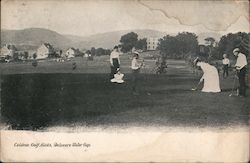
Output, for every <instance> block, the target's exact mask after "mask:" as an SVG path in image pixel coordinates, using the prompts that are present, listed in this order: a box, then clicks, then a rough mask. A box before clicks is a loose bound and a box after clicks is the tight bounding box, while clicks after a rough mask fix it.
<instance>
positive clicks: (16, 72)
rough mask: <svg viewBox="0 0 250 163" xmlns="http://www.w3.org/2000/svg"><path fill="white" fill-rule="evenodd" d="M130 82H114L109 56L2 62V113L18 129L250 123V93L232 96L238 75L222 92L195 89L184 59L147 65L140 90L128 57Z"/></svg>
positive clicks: (125, 60)
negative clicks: (156, 68) (161, 70)
mask: <svg viewBox="0 0 250 163" xmlns="http://www.w3.org/2000/svg"><path fill="white" fill-rule="evenodd" d="M121 60H122V67H121V70H122V72H123V73H125V81H126V82H125V83H124V84H114V83H110V82H109V74H108V73H109V71H110V70H109V64H108V57H102V58H96V59H95V60H94V61H92V62H91V61H86V60H85V59H75V62H76V63H77V68H76V70H72V62H73V61H70V62H66V63H57V62H48V61H47V62H39V63H38V67H32V66H31V63H21V64H12V63H11V64H12V65H11V64H1V65H0V70H1V81H2V82H1V116H2V121H3V122H4V123H7V124H10V125H11V126H12V127H13V128H15V129H37V128H44V127H48V126H56V125H67V124H75V123H77V124H78V125H79V124H80V125H81V124H83V125H88V126H102V125H121V126H188V127H189V126H191V127H192V126H197V127H223V126H226V127H227V126H238V125H240V126H247V125H249V97H247V98H240V97H229V96H228V95H229V94H230V91H231V87H232V85H233V76H232V75H231V76H230V77H229V78H227V79H221V88H222V90H223V91H222V92H221V93H217V94H213V93H202V92H200V91H191V90H190V89H191V88H193V87H194V86H195V85H196V83H198V81H199V77H200V76H197V75H194V74H193V73H192V72H191V70H190V69H189V67H188V66H187V64H186V63H185V62H184V61H180V60H178V61H177V60H169V61H168V64H169V68H168V72H167V74H162V75H156V74H153V73H151V70H152V68H153V65H154V61H150V60H146V68H144V69H142V70H141V74H140V76H139V78H140V85H139V90H140V95H139V96H134V95H132V91H131V74H130V69H129V64H130V60H129V59H128V57H126V56H123V58H122V59H121ZM247 94H248V95H249V91H248V93H247Z"/></svg>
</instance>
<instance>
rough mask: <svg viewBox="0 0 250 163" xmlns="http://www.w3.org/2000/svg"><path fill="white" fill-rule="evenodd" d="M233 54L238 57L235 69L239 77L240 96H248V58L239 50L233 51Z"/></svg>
mask: <svg viewBox="0 0 250 163" xmlns="http://www.w3.org/2000/svg"><path fill="white" fill-rule="evenodd" d="M233 54H234V56H235V57H237V60H236V64H235V68H236V70H237V74H238V77H239V84H240V86H239V96H243V97H245V96H246V81H245V77H246V70H247V58H246V55H245V54H243V53H241V52H240V49H239V48H236V49H234V50H233Z"/></svg>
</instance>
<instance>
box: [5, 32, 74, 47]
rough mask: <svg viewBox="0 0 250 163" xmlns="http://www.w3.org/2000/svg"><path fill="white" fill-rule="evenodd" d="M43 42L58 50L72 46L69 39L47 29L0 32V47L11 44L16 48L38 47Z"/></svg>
mask: <svg viewBox="0 0 250 163" xmlns="http://www.w3.org/2000/svg"><path fill="white" fill-rule="evenodd" d="M44 42H48V43H50V44H52V45H53V46H54V47H58V48H66V47H70V46H72V41H71V40H70V39H69V38H67V37H65V36H63V35H61V34H59V33H57V32H55V31H51V30H47V29H41V28H27V29H23V30H1V45H3V44H6V43H8V44H9V43H11V44H14V45H17V46H22V45H23V46H28V45H29V46H33V47H38V46H40V45H41V44H42V43H44Z"/></svg>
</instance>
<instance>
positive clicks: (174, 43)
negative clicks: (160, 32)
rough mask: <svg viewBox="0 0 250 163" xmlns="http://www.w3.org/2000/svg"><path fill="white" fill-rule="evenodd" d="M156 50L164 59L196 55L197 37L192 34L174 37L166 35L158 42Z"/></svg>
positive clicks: (181, 34)
mask: <svg viewBox="0 0 250 163" xmlns="http://www.w3.org/2000/svg"><path fill="white" fill-rule="evenodd" d="M158 49H159V50H160V51H161V54H162V56H163V57H164V58H166V57H167V56H168V57H170V58H184V57H185V55H188V54H190V53H196V51H197V49H198V41H197V36H196V35H195V34H194V33H189V32H183V33H179V34H178V35H176V36H170V35H166V36H164V37H163V38H162V39H160V40H159V45H158Z"/></svg>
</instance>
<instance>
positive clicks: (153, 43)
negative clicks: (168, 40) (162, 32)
mask: <svg viewBox="0 0 250 163" xmlns="http://www.w3.org/2000/svg"><path fill="white" fill-rule="evenodd" d="M158 43H159V38H156V37H149V38H147V50H156V48H157V46H158Z"/></svg>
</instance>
